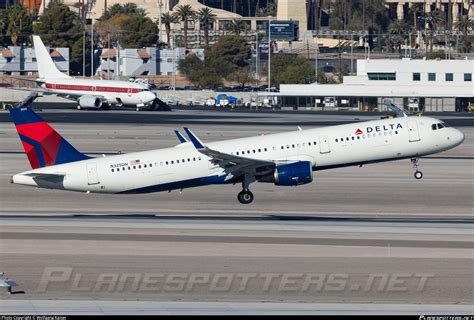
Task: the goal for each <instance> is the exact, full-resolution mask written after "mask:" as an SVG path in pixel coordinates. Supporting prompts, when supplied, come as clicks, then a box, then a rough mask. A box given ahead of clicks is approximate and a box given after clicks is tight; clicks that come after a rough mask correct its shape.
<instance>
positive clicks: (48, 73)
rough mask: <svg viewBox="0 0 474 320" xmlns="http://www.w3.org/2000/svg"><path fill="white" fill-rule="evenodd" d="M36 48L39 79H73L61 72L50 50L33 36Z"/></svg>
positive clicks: (38, 38)
mask: <svg viewBox="0 0 474 320" xmlns="http://www.w3.org/2000/svg"><path fill="white" fill-rule="evenodd" d="M33 44H34V46H35V55H36V61H37V62H36V64H37V65H38V73H39V77H40V78H42V79H56V78H71V77H70V76H68V75H67V74H64V73H62V72H61V71H59V69H58V67H57V66H56V65H55V64H54V61H53V59H51V56H50V55H49V52H48V50H46V47H45V46H44V44H43V41H41V38H40V37H39V36H33Z"/></svg>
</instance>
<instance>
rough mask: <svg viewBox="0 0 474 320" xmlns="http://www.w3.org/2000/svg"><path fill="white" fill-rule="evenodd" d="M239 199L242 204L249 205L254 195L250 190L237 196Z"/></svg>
mask: <svg viewBox="0 0 474 320" xmlns="http://www.w3.org/2000/svg"><path fill="white" fill-rule="evenodd" d="M237 199H239V202H240V203H242V204H249V203H251V202H252V201H253V193H252V192H250V191H248V190H244V191H241V192H239V194H238V195H237Z"/></svg>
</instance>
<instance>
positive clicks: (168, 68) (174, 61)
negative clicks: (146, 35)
mask: <svg viewBox="0 0 474 320" xmlns="http://www.w3.org/2000/svg"><path fill="white" fill-rule="evenodd" d="M191 52H193V53H194V54H196V55H197V56H198V57H199V58H200V59H204V49H192V50H191ZM118 56H119V57H118ZM118 56H117V50H116V49H110V50H108V49H105V50H103V52H102V54H101V55H100V61H99V66H98V68H97V70H96V75H100V76H103V77H106V78H113V77H115V76H155V75H172V74H173V72H176V73H178V71H177V68H178V67H177V65H178V61H179V60H181V59H184V58H185V57H186V50H185V48H175V49H162V50H157V49H156V48H153V47H148V48H142V49H120V52H119V55H118ZM118 58H119V62H120V65H119V64H117V59H118Z"/></svg>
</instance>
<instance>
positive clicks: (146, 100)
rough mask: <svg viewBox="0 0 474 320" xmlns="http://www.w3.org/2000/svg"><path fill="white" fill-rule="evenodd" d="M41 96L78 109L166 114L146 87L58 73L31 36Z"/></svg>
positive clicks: (135, 83) (39, 39) (40, 43)
mask: <svg viewBox="0 0 474 320" xmlns="http://www.w3.org/2000/svg"><path fill="white" fill-rule="evenodd" d="M33 44H34V48H35V55H36V61H37V64H38V73H39V78H38V79H36V80H35V82H36V83H37V84H38V86H39V87H40V89H37V90H36V91H37V92H41V93H42V94H54V95H57V96H60V97H63V98H66V99H70V100H74V101H76V102H77V108H78V109H82V108H95V109H104V110H107V109H110V107H111V106H132V107H135V108H136V110H137V111H139V110H142V109H153V110H155V109H156V110H169V107H168V106H166V105H165V104H164V103H163V102H161V101H160V100H159V99H158V98H157V97H156V94H155V93H153V92H152V91H150V90H149V87H148V86H147V85H145V84H142V83H138V82H130V81H118V80H94V79H76V78H73V77H71V76H69V75H67V74H64V73H62V72H61V71H59V69H58V68H57V66H56V65H55V64H54V61H53V60H52V59H51V57H50V55H49V52H48V50H46V47H45V46H44V44H43V41H41V38H40V37H39V36H33Z"/></svg>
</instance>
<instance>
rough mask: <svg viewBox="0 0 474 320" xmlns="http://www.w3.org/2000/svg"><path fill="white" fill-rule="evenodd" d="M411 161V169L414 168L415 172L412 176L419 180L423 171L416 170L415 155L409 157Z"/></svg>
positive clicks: (416, 160) (416, 159)
mask: <svg viewBox="0 0 474 320" xmlns="http://www.w3.org/2000/svg"><path fill="white" fill-rule="evenodd" d="M411 163H412V164H413V169H415V170H416V171H415V173H414V174H413V176H414V177H415V179H417V180H420V179H421V178H423V172H421V171H420V170H418V166H419V165H418V158H417V157H413V158H411Z"/></svg>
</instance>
